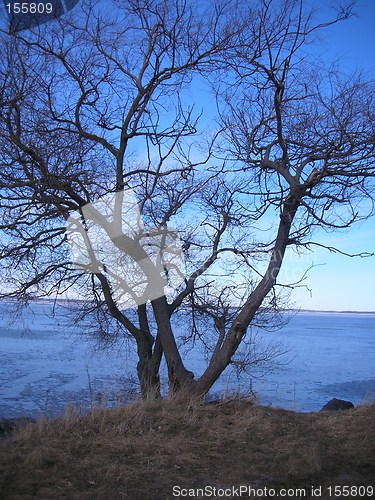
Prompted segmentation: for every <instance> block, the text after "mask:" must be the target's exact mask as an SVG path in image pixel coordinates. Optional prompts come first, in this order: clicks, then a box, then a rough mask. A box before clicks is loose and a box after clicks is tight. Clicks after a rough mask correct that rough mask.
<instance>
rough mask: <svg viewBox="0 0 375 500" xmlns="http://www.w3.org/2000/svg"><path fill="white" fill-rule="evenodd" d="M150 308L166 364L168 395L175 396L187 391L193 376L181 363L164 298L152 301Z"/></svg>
mask: <svg viewBox="0 0 375 500" xmlns="http://www.w3.org/2000/svg"><path fill="white" fill-rule="evenodd" d="M152 308H153V311H154V316H155V320H156V324H157V328H158V336H159V337H160V340H161V345H162V348H163V353H164V356H165V360H166V362H167V367H168V380H169V393H170V394H176V393H179V392H180V393H182V392H186V391H189V388H190V386H191V385H192V384H193V379H194V374H193V373H192V372H190V371H189V370H187V369H186V368H185V366H184V364H183V362H182V359H181V356H180V353H179V351H178V348H177V344H176V340H175V338H174V335H173V331H172V326H171V322H170V314H169V309H168V303H167V300H166V298H165V296H163V297H160V298H158V299H155V300H153V301H152Z"/></svg>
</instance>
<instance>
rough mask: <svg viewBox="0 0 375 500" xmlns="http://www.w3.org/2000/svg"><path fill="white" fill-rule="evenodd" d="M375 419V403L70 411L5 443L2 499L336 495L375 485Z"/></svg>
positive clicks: (0, 465)
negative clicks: (238, 491)
mask: <svg viewBox="0 0 375 500" xmlns="http://www.w3.org/2000/svg"><path fill="white" fill-rule="evenodd" d="M374 417H375V405H370V406H362V407H359V408H356V409H354V410H347V411H341V412H319V413H304V414H302V413H295V412H292V411H286V410H281V409H272V408H267V407H261V406H258V405H256V404H254V403H253V402H251V401H247V400H232V401H226V402H221V403H218V404H199V403H197V402H186V401H184V402H179V401H160V402H154V403H135V404H132V405H130V406H128V407H126V408H116V409H113V410H95V411H92V412H91V413H90V414H89V415H86V416H78V415H75V414H74V412H71V411H67V412H66V415H65V416H64V417H63V418H62V419H59V420H44V421H43V420H41V421H40V422H38V423H36V424H31V425H29V426H28V427H27V428H25V429H22V430H20V431H17V432H16V433H14V434H13V435H12V436H11V437H9V438H7V439H6V440H3V441H2V443H0V492H1V493H0V497H1V498H3V499H17V498H24V499H28V498H38V499H44V498H46V499H49V498H53V499H59V498H69V499H86V498H87V499H108V500H111V499H118V498H119V499H121V498H125V499H126V498H128V499H146V500H148V499H150V500H152V499H155V500H159V499H169V498H177V497H176V496H175V497H174V496H173V489H172V488H173V486H174V485H176V486H179V487H180V488H187V489H192V488H204V487H205V486H210V487H211V488H214V487H216V488H217V491H216V495H214V494H212V495H211V496H210V498H237V497H236V496H235V494H233V495H227V496H224V497H223V496H222V495H221V494H222V492H223V491H221V490H220V488H222V489H224V488H230V487H239V486H240V485H247V486H251V487H252V488H254V489H258V490H259V491H258V493H259V494H258V495H255V494H252V495H251V496H250V498H271V497H270V496H269V497H268V496H266V494H265V491H266V490H264V488H274V489H275V490H276V492H280V489H281V488H287V489H290V488H305V491H306V493H305V494H304V495H302V494H300V496H292V493H291V494H289V496H288V497H287V498H310V497H311V486H314V487H315V488H316V487H320V486H321V487H322V495H321V496H320V498H327V499H328V498H333V495H329V490H328V489H327V488H328V486H340V485H346V486H361V485H362V486H369V485H373V486H374V478H375V418H374ZM262 488H263V490H262V491H261V489H262ZM175 491H176V490H175ZM210 491H211V493H213V489H211V490H210ZM353 492H354V490H353V491H352V493H353ZM368 492H369V490H367V494H366V495H365V496H361V498H371V496H370V495H369V493H368ZM186 493H195V492H194V491H187V492H186ZM352 493H351V496H349V497H348V496H346V498H357V499H358V498H359V495H358V494H356V495H354V494H352ZM296 495H297V493H296ZM180 498H182V497H180ZM189 498H203V497H202V496H192V495H190V496H189ZM247 498H249V496H248V495H247ZM336 498H337V497H336Z"/></svg>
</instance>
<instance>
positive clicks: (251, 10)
mask: <svg viewBox="0 0 375 500" xmlns="http://www.w3.org/2000/svg"><path fill="white" fill-rule="evenodd" d="M109 5H110V4H109V2H105V3H100V2H98V3H97V4H93V3H90V2H86V1H84V2H82V3H81V4H80V9H79V10H78V9H74V10H73V11H72V12H70V13H68V14H66V15H65V16H62V17H60V18H58V19H56V20H54V21H52V22H50V23H47V24H43V25H40V26H36V27H34V28H32V29H30V30H24V31H20V32H17V33H11V34H8V33H2V34H1V44H2V48H3V50H2V52H3V54H4V57H3V59H2V61H1V63H0V75H1V80H0V89H1V105H0V134H1V140H2V149H1V153H0V155H1V156H0V231H1V241H0V260H1V271H0V272H1V275H2V279H3V287H2V290H1V292H2V296H3V297H16V298H18V299H20V300H21V299H23V300H25V299H29V298H35V297H46V296H47V297H48V296H52V297H55V296H60V295H62V294H71V296H72V297H75V298H77V297H79V298H81V299H83V298H85V299H86V300H85V301H84V302H82V307H83V310H84V312H86V313H90V314H92V313H93V312H94V313H95V314H96V319H97V321H98V322H100V324H101V325H102V326H103V329H104V330H105V331H106V333H107V335H109V336H110V335H114V334H115V332H117V334H119V333H120V332H124V333H125V332H126V334H129V335H131V336H132V337H133V338H134V341H135V346H136V349H137V354H138V358H139V362H138V377H139V381H140V386H141V390H142V394H143V395H144V396H149V395H153V396H158V395H160V386H159V370H160V363H161V360H162V357H163V356H164V357H165V361H166V363H167V366H168V377H169V385H170V389H171V391H172V392H176V391H179V390H182V391H185V390H187V391H189V392H193V393H196V394H200V395H201V394H205V393H206V392H207V391H208V390H209V389H210V388H211V387H212V385H213V384H214V383H215V381H216V380H217V379H218V377H219V376H220V375H221V373H222V372H223V371H224V370H225V368H226V367H227V366H228V365H229V364H230V363H231V362H232V360H233V356H234V355H235V353H236V352H237V351H238V349H239V348H240V346H242V345H243V344H244V343H246V340H247V339H248V338H249V335H250V331H251V328H252V327H253V326H254V325H260V324H262V322H266V323H267V322H270V321H272V314H271V313H272V311H275V310H276V311H277V309H278V307H280V304H279V300H280V296H279V292H278V281H277V280H278V275H279V271H280V269H281V266H282V263H283V259H284V256H285V252H286V250H287V249H288V248H294V249H296V251H300V250H301V249H306V248H307V249H309V248H311V246H312V245H315V244H317V245H319V244H321V243H320V242H319V240H315V239H314V229H315V228H327V229H338V228H345V227H349V226H350V225H352V224H353V223H354V222H356V221H357V220H360V219H361V218H367V217H369V216H370V215H372V214H373V200H374V181H373V179H374V176H375V167H374V137H375V134H374V120H373V118H374V105H373V104H374V103H373V99H374V97H373V96H374V85H373V82H372V81H369V80H368V79H365V78H364V77H363V76H362V75H361V74H360V73H358V72H357V73H356V74H352V75H345V74H344V75H343V74H341V73H340V71H339V69H338V68H337V67H336V66H335V65H327V63H326V62H319V60H318V59H317V57H316V55H314V53H313V51H311V47H313V46H314V42H315V41H316V37H317V35H318V34H319V32H320V31H321V30H323V29H324V28H325V27H326V26H328V25H331V24H334V23H336V22H342V21H346V20H347V19H349V18H350V16H351V8H350V6H346V7H345V6H344V5H341V6H340V8H339V9H338V10H337V12H336V13H335V14H334V15H333V18H332V20H330V21H324V22H320V23H318V22H317V21H316V16H315V14H314V11H312V10H310V9H309V8H308V7H307V5H306V4H305V2H303V1H297V0H292V1H289V0H280V1H277V0H259V1H257V2H241V1H240V2H238V1H232V0H227V1H218V2H204V3H203V4H202V3H200V4H198V3H196V2H194V1H190V0H189V1H183V0H161V1H153V0H150V1H142V0H127V1H123V2H116V1H114V2H113V3H111V7H109ZM348 22H349V21H348ZM200 85H202V86H204V88H206V89H209V90H210V93H209V94H208V93H207V95H209V96H210V100H212V103H210V104H212V105H211V106H209V108H210V112H209V113H208V115H210V113H211V112H212V109H213V107H214V108H215V109H216V116H215V119H210V118H209V117H208V116H207V117H206V114H207V109H206V108H205V106H203V107H202V106H199V104H197V105H196V104H195V102H194V93H196V92H197V89H198V88H199V86H200ZM202 108H203V109H202ZM124 193H125V194H124ZM124 199H125V200H128V201H127V202H124ZM108 200H112V201H108ZM119 200H120V201H119ZM129 200H134V201H133V202H132V203H131V204H129V203H130V202H129ZM100 207H102V208H100ZM74 214H76V215H74ZM72 217H73V219H72ZM74 217H76V218H75V219H74ZM130 219H131V220H132V221H135V222H132V223H131V225H130V226H131V228H130V229H129V227H130V226H129V224H128V222H127V224H128V225H127V226H126V227H127V229H125V226H124V224H125V222H126V221H129V220H130ZM78 220H81V222H82V224H80V225H79V224H78V222H77V221H78ZM72 221H73V225H74V224H75V225H74V228H75V231H76V232H77V228H78V227H79V228H80V229H79V231H80V238H81V239H80V240H75V241H76V245H77V248H78V247H80V249H81V254H80V255H81V257H82V252H83V254H84V258H78V262H77V261H76V262H73V260H74V259H73V258H72V253H71V250H72V248H71V246H72V241H71V239H72V236H71V235H72V232H70V233H69V230H68V231H67V228H69V227H70V228H71V227H72ZM69 224H70V226H69ZM115 226H116V228H115V230H114V227H115ZM95 227H96V228H98V229H95V230H94V229H93V228H95ZM90 228H91V229H90ZM90 231H91V232H90ZM93 233H94V234H95V235H96V236H95V238H94V239H95V241H96V242H95V244H94V245H93V244H92V242H91V240H90V236H89V235H90V234H93ZM69 234H70V238H69ZM73 234H74V231H73ZM76 234H77V233H76ZM73 239H74V237H73ZM89 240H90V241H89ZM105 241H109V242H110V244H111V246H110V247H108V246H107V250H105V251H103V250H100V248H99V247H100V244H102V246H103V245H104V242H105ZM98 242H99V243H98ZM95 245H96V246H95ZM108 248H111V250H108ZM172 248H173V250H171V249H172ZM150 249H151V250H150ZM100 252H102V253H103V252H104V255H105V258H102V257H101V256H100V255H99V254H100ZM78 253H79V252H78ZM109 255H112V258H111V259H109ZM122 256H123V257H122ZM176 256H177V257H178V261H176V260H175V259H176V258H177V257H176ZM122 258H124V259H125V260H126V259H127V260H126V264H125V260H122ZM80 259H81V260H80ZM82 259H83V260H82ZM114 260H115V261H116V262H117V264H118V265H117V267H116V265H115V266H114V267H113V265H112V264H111V265H109V262H110V261H111V262H113V261H114ZM124 266H125V267H126V266H127V267H126V269H127V271H126V273H125V274H123V273H124ZM119 269H120V270H119ZM173 272H174V273H175V275H177V276H178V278H179V279H177V281H176V280H174V281H173V276H172V275H173ZM142 273H143V274H142ZM139 276H140V278H139ZM132 279H134V280H135V281H136V282H137V283H140V282H141V283H143V285H142V286H143V288H142V290H141V292H140V294H141V295H142V294H143V295H142V297H143V298H142V300H136V301H135V302H133V304H132V307H131V308H130V309H128V308H126V307H124V302H123V301H122V300H121V297H122V296H123V294H124V293H125V291H126V290H127V291H128V292H127V293H128V294H130V296H131V295H132V293H133V299H134V293H135V292H134V290H135V285H134V283H133V282H132V281H131V280H132ZM155 282H156V283H158V286H157V290H156V291H155V290H154V291H153V292H152V293H151V292H150V289H151V288H152V287H151V285H153V284H154V283H155ZM147 287H148V288H147ZM119 290H120V292H119ZM143 299H144V300H143ZM176 315H180V317H184V318H186V324H189V325H190V340H191V341H195V340H197V339H199V341H200V342H202V345H203V346H204V347H205V349H206V350H207V352H208V354H209V356H208V362H207V367H206V369H205V371H204V372H203V374H201V375H200V376H199V377H198V378H196V377H195V374H193V373H192V372H191V371H190V370H189V367H187V366H185V363H184V360H183V358H182V356H181V351H180V349H179V341H180V336H181V333H180V332H179V330H178V328H177V327H176V326H175V323H174V320H173V318H174V316H176ZM108 318H111V319H113V320H114V321H107V319H108Z"/></svg>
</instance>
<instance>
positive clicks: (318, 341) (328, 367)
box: [0, 302, 375, 417]
mask: <svg viewBox="0 0 375 500" xmlns="http://www.w3.org/2000/svg"><path fill="white" fill-rule="evenodd" d="M63 312H64V309H63V308H62V307H61V306H56V311H55V316H54V317H52V305H51V304H41V303H38V304H33V306H32V308H31V309H30V310H26V311H24V312H23V313H22V314H21V315H20V316H18V315H14V313H13V312H11V310H10V307H9V304H7V303H5V302H2V303H0V356H1V365H0V417H15V416H21V415H22V416H27V415H29V416H37V415H38V414H41V413H44V414H47V415H59V414H60V413H61V412H62V411H63V408H64V407H65V405H66V404H67V403H68V402H71V403H73V404H74V405H78V406H80V407H81V408H82V409H86V408H88V407H90V405H96V404H101V403H106V404H114V403H116V402H118V403H123V402H124V400H125V396H124V391H125V390H126V392H128V391H129V390H130V391H133V394H135V393H136V392H137V384H136V379H135V365H136V359H135V357H134V354H133V352H134V350H133V346H132V344H131V343H130V342H129V341H128V340H126V339H122V340H121V341H119V342H118V343H116V344H114V345H112V346H110V347H108V348H106V349H104V350H103V349H100V348H98V343H97V341H95V340H94V339H93V338H92V336H91V335H89V333H88V332H86V334H85V333H84V332H85V330H84V329H81V330H80V331H77V330H75V329H74V328H72V327H71V326H68V325H69V322H68V319H67V318H66V317H64V314H63ZM259 336H260V338H261V340H262V341H265V342H267V343H268V342H269V341H271V342H272V341H275V342H281V344H282V347H283V349H284V350H285V351H288V352H287V354H285V355H284V357H283V359H279V360H278V361H281V364H280V365H279V366H278V365H275V366H273V367H272V369H271V370H269V371H268V372H266V373H265V371H264V369H263V368H262V367H254V368H252V369H250V370H249V373H243V374H241V375H240V374H239V373H236V369H233V368H231V369H230V370H228V371H227V372H225V373H224V374H223V376H222V378H221V379H220V381H219V382H217V383H216V384H215V386H214V388H213V391H212V392H213V393H218V392H219V393H223V392H227V393H231V392H235V391H237V390H241V391H242V392H247V391H249V389H252V390H253V391H255V392H256V393H257V395H258V398H259V401H260V402H261V403H262V404H270V405H273V406H281V407H284V408H289V409H295V410H299V411H317V410H319V409H320V408H321V407H322V406H323V405H324V404H325V403H326V402H327V401H328V400H329V399H331V398H333V397H336V398H341V399H348V400H350V401H352V402H353V403H354V404H360V403H363V402H373V401H375V371H374V369H375V364H374V359H375V314H362V313H360V314H351V313H308V312H300V313H298V314H297V315H296V316H294V317H292V318H291V320H290V322H289V323H288V324H287V325H286V326H285V327H283V328H282V329H281V330H279V331H277V332H272V333H271V332H261V333H260V334H259ZM188 359H189V363H187V368H190V369H193V371H196V372H197V373H198V374H199V372H200V371H201V370H202V369H203V364H202V356H201V355H200V353H198V352H195V351H194V350H192V351H190V352H189V354H188ZM127 397H129V395H128V396H127Z"/></svg>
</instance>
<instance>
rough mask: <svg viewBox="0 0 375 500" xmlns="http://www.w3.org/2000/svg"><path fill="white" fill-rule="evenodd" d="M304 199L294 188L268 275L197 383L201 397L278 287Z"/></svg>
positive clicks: (228, 360) (280, 224)
mask: <svg viewBox="0 0 375 500" xmlns="http://www.w3.org/2000/svg"><path fill="white" fill-rule="evenodd" d="M302 196H303V190H302V188H301V187H300V186H297V187H294V188H291V190H290V193H289V196H288V197H287V198H286V200H285V203H284V205H283V210H282V213H281V215H280V223H279V228H278V232H277V236H276V240H275V245H274V248H273V251H272V254H271V258H270V262H269V264H268V268H267V270H266V273H265V274H264V276H263V278H262V279H261V281H260V282H259V283H258V285H257V286H256V288H255V289H254V291H253V292H252V293H251V294H250V296H249V297H248V299H247V301H246V302H245V304H244V306H243V307H242V309H241V311H240V312H239V314H238V315H237V317H236V318H235V320H234V321H233V323H232V324H231V326H230V328H229V330H228V332H227V334H226V335H225V338H224V340H223V343H222V345H221V348H220V349H217V350H215V352H214V354H213V356H212V358H211V360H210V363H209V365H208V367H207V369H206V370H205V372H204V373H203V374H202V376H201V377H200V378H199V379H198V380H197V381H196V383H195V385H194V388H193V390H194V392H196V393H197V394H198V395H199V396H202V395H204V394H206V393H207V392H208V391H209V390H210V388H211V387H212V386H213V384H214V383H215V382H216V380H217V379H218V378H219V377H220V375H221V374H222V373H223V371H224V370H225V368H226V367H227V366H228V365H229V363H230V362H231V359H232V356H233V354H234V353H235V352H236V350H237V348H238V346H239V345H240V343H241V340H242V339H243V337H244V336H245V334H246V331H247V328H248V326H249V325H250V323H251V321H252V320H253V318H254V316H255V313H256V312H257V311H258V309H259V307H260V306H261V304H262V302H263V300H264V299H265V297H266V295H267V294H268V293H269V292H270V290H271V289H272V287H273V286H274V285H275V283H276V279H277V276H278V274H279V272H280V269H281V265H282V262H283V259H284V255H285V250H286V248H287V245H288V239H289V234H290V230H291V226H292V222H293V219H294V217H295V214H296V212H297V210H298V207H299V206H300V204H301V198H302Z"/></svg>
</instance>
